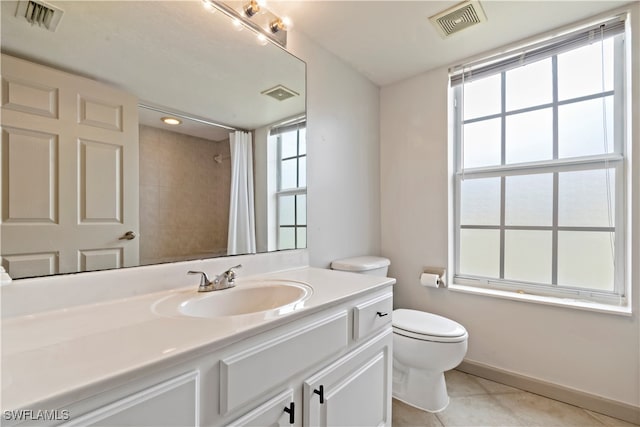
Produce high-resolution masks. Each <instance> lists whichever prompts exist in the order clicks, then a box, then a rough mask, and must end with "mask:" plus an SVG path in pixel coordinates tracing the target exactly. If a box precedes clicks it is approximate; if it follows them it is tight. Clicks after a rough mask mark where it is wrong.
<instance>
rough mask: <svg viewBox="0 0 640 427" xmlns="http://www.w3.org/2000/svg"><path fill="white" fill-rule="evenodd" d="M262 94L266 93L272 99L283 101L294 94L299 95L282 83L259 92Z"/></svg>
mask: <svg viewBox="0 0 640 427" xmlns="http://www.w3.org/2000/svg"><path fill="white" fill-rule="evenodd" d="M260 93H261V94H263V95H267V96H270V97H272V98H273V99H277V100H278V101H284V100H285V99H289V98H292V97H294V96H298V95H300V94H299V93H298V92H295V91H293V90H291V89H289V88H288V87H284V86H282V85H278V86H275V87H272V88H271V89H267V90H265V91H262V92H260Z"/></svg>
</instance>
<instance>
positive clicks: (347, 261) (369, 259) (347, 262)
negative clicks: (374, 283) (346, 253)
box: [331, 256, 391, 271]
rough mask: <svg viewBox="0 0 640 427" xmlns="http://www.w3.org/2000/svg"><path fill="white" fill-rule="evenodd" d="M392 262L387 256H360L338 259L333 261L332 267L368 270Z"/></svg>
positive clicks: (343, 269) (346, 269) (335, 268)
mask: <svg viewBox="0 0 640 427" xmlns="http://www.w3.org/2000/svg"><path fill="white" fill-rule="evenodd" d="M389 264H391V261H389V260H388V259H387V258H382V257H379V256H358V257H353V258H344V259H338V260H335V261H333V262H332V263H331V268H332V269H334V270H342V271H368V270H375V269H376V268H383V267H387V266H389Z"/></svg>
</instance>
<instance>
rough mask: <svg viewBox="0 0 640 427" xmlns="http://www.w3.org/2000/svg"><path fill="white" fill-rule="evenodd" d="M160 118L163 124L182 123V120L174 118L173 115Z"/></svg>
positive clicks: (173, 124) (175, 124) (174, 124)
mask: <svg viewBox="0 0 640 427" xmlns="http://www.w3.org/2000/svg"><path fill="white" fill-rule="evenodd" d="M160 120H162V122H163V123H164V124H167V125H171V126H177V125H179V124H182V120H180V119H176V118H175V117H163V118H161V119H160Z"/></svg>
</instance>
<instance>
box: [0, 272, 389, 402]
mask: <svg viewBox="0 0 640 427" xmlns="http://www.w3.org/2000/svg"><path fill="white" fill-rule="evenodd" d="M256 279H272V280H274V279H282V280H294V281H300V282H305V283H307V284H309V285H311V287H312V288H313V294H312V295H311V297H310V298H309V299H308V300H306V302H305V303H304V306H303V307H302V308H299V309H296V310H295V311H293V312H291V313H288V314H285V315H282V316H280V317H275V318H270V319H264V318H262V319H261V318H259V317H254V316H233V317H223V318H216V319H206V318H194V317H187V316H174V317H169V316H165V315H161V314H158V313H156V312H154V310H153V309H152V307H153V304H154V303H155V302H157V301H158V300H160V299H163V298H166V297H167V296H169V295H172V294H175V293H177V292H185V289H187V288H180V289H175V290H171V291H162V292H156V293H151V294H146V295H140V296H136V297H131V298H124V299H120V300H115V301H108V302H104V303H97V304H90V305H83V306H78V307H73V308H69V309H63V310H56V311H49V312H44V313H38V314H34V315H27V316H20V317H14V318H10V319H6V320H3V321H2V410H14V409H33V410H37V409H43V408H42V407H41V406H40V405H43V404H46V403H47V402H50V401H52V400H55V399H57V398H59V397H60V396H63V395H68V394H76V393H80V392H81V391H83V390H87V389H89V388H91V387H95V386H96V385H99V384H105V383H106V382H108V381H109V380H111V379H114V378H116V377H119V376H122V375H124V374H127V373H130V372H132V371H134V370H137V369H142V368H144V367H148V366H149V365H151V364H155V363H158V362H163V361H168V360H170V359H172V358H177V357H179V356H184V355H185V354H187V353H189V352H194V351H195V350H198V349H201V350H207V351H214V350H216V349H218V348H222V347H223V346H225V345H228V344H231V343H233V342H236V341H239V340H242V339H244V338H247V337H249V336H252V335H255V334H257V333H260V332H263V331H265V330H268V329H271V328H274V327H276V326H279V325H281V324H284V323H288V322H290V321H292V320H295V319H298V318H300V317H303V316H306V315H308V314H311V313H313V312H317V311H319V310H321V309H324V308H328V307H330V306H332V305H335V304H338V303H340V302H342V301H344V300H346V299H348V298H350V297H353V296H355V295H358V294H363V293H366V292H369V291H374V290H377V289H380V288H382V287H385V286H388V285H391V284H394V283H395V279H392V278H386V277H379V276H369V275H361V274H354V273H344V272H339V271H332V270H325V269H318V268H302V269H297V270H289V271H280V272H277V273H270V274H261V275H256V276H248V277H240V278H238V279H237V282H236V283H237V287H238V288H240V287H242V285H243V282H244V281H247V282H250V281H251V280H256ZM188 289H192V290H193V294H194V295H197V287H189V288H188Z"/></svg>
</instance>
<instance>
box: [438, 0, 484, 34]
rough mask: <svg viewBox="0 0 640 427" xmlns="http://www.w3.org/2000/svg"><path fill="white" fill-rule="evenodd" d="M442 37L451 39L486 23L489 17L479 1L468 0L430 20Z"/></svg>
mask: <svg viewBox="0 0 640 427" xmlns="http://www.w3.org/2000/svg"><path fill="white" fill-rule="evenodd" d="M429 20H430V21H431V23H432V24H433V25H434V26H435V27H436V29H437V30H438V33H439V34H440V37H442V38H445V37H449V36H450V35H451V34H453V33H457V32H458V31H462V30H464V29H465V28H469V27H471V26H473V25H476V24H479V23H481V22H485V21H486V20H487V16H486V15H485V14H484V10H482V6H481V5H480V2H479V1H476V0H468V1H465V2H462V3H460V4H458V5H456V6H454V7H452V8H450V9H447V10H445V11H444V12H441V13H439V14H437V15H434V16H432V17H431V18H429Z"/></svg>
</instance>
